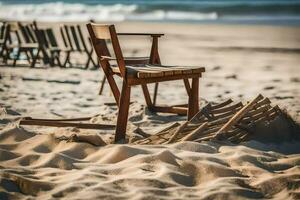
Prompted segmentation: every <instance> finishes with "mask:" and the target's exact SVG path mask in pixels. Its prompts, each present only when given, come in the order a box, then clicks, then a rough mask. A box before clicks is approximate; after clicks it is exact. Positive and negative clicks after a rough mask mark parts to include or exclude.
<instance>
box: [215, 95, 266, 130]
mask: <svg viewBox="0 0 300 200" xmlns="http://www.w3.org/2000/svg"><path fill="white" fill-rule="evenodd" d="M261 99H263V96H262V95H261V94H260V95H258V96H257V97H256V98H255V99H254V100H253V101H251V102H249V103H248V104H247V105H245V106H244V107H243V108H242V109H241V110H239V111H238V112H237V113H236V114H235V115H234V116H233V117H232V118H231V119H230V120H229V121H228V122H227V123H226V124H225V125H224V126H223V127H222V128H221V129H220V130H219V131H218V132H217V135H221V134H223V133H225V132H227V131H228V130H229V129H230V128H231V127H232V126H233V125H234V124H236V123H237V122H238V121H239V120H240V119H241V118H242V117H244V115H245V113H247V112H248V111H249V110H251V109H252V108H253V107H254V106H255V104H256V103H257V102H258V101H259V100H261Z"/></svg>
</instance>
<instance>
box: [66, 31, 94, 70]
mask: <svg viewBox="0 0 300 200" xmlns="http://www.w3.org/2000/svg"><path fill="white" fill-rule="evenodd" d="M60 32H61V36H62V38H63V42H64V45H65V48H66V49H68V51H66V59H65V61H64V63H63V67H66V65H67V64H69V65H70V66H72V63H71V61H70V55H71V53H73V52H79V53H83V54H86V56H87V60H86V62H85V67H84V68H85V69H87V68H88V67H89V65H90V63H92V65H93V67H94V68H96V67H97V66H98V65H97V63H96V62H95V61H94V60H93V57H92V54H93V51H94V49H93V48H92V46H91V45H89V46H88V45H87V44H86V41H85V38H84V37H83V34H82V31H81V27H80V26H79V25H76V26H74V25H64V26H62V27H60Z"/></svg>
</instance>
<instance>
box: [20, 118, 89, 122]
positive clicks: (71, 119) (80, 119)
mask: <svg viewBox="0 0 300 200" xmlns="http://www.w3.org/2000/svg"><path fill="white" fill-rule="evenodd" d="M91 118H92V117H78V118H68V119H42V118H31V117H24V118H23V119H24V120H33V121H52V122H59V121H87V120H90V119H91Z"/></svg>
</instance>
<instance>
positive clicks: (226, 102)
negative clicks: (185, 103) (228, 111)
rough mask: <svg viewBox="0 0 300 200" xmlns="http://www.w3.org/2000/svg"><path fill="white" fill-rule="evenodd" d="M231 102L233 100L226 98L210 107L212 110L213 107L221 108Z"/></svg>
mask: <svg viewBox="0 0 300 200" xmlns="http://www.w3.org/2000/svg"><path fill="white" fill-rule="evenodd" d="M232 102H233V101H232V99H228V100H226V101H224V102H222V103H219V104H217V105H211V109H212V110H214V109H218V108H222V107H225V106H227V105H229V104H231V103H232Z"/></svg>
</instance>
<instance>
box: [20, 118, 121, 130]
mask: <svg viewBox="0 0 300 200" xmlns="http://www.w3.org/2000/svg"><path fill="white" fill-rule="evenodd" d="M20 125H35V126H54V127H76V128H82V129H114V128H115V127H116V126H115V125H109V124H87V123H72V122H58V121H44V120H42V121H39V120H21V121H20Z"/></svg>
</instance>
